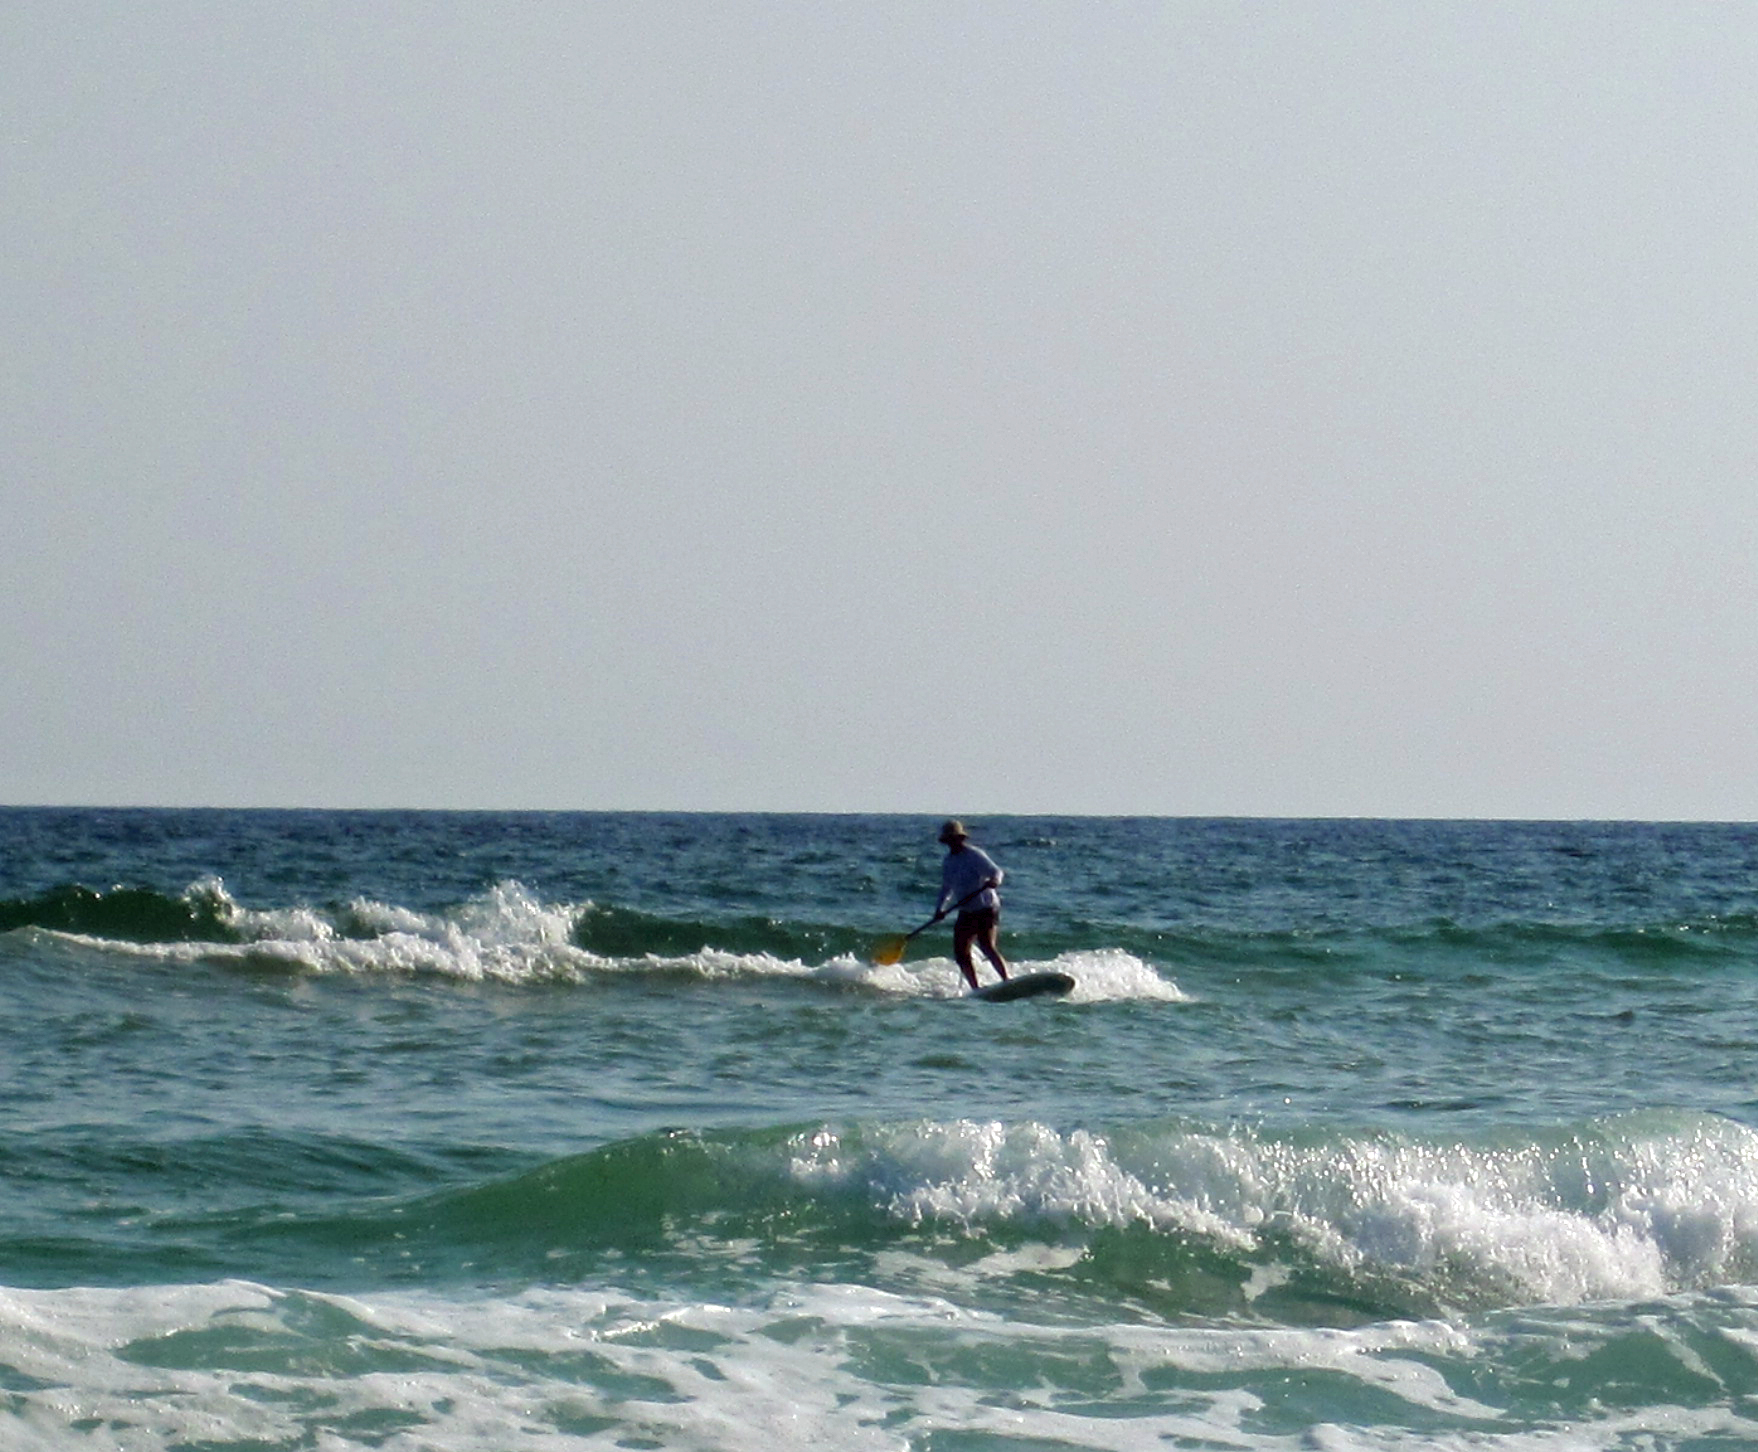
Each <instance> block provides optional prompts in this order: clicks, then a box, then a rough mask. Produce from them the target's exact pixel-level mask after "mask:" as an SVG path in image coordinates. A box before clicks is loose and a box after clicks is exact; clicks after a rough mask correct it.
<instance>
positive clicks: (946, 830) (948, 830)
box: [940, 817, 970, 844]
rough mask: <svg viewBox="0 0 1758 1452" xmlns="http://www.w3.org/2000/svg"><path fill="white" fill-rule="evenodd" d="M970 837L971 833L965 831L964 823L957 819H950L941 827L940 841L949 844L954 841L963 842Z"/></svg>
mask: <svg viewBox="0 0 1758 1452" xmlns="http://www.w3.org/2000/svg"><path fill="white" fill-rule="evenodd" d="M968 836H970V833H969V832H967V831H965V829H964V823H963V822H961V821H959V820H958V818H957V817H948V818H947V819H946V820H945V821H944V822H943V823H941V825H940V840H941V841H942V842H946V843H949V844H950V843H951V842H953V841H959V842H962V841H963V840H964V839H965V838H966V837H968Z"/></svg>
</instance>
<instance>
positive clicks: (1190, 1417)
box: [0, 1281, 1758, 1452]
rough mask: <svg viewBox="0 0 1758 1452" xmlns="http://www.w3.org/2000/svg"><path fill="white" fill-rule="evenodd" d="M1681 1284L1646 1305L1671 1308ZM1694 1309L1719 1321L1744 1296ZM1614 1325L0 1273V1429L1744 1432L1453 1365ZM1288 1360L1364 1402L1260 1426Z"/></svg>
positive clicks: (1277, 1445) (1296, 1376) (19, 1442)
mask: <svg viewBox="0 0 1758 1452" xmlns="http://www.w3.org/2000/svg"><path fill="white" fill-rule="evenodd" d="M1699 1309H1701V1308H1699V1307H1694V1306H1693V1305H1692V1304H1690V1303H1680V1304H1678V1305H1675V1306H1673V1307H1670V1308H1664V1313H1665V1314H1668V1315H1670V1316H1672V1317H1674V1318H1676V1319H1679V1320H1683V1321H1689V1320H1690V1319H1691V1318H1692V1317H1693V1316H1694V1315H1695V1314H1696V1313H1697V1312H1698V1310H1699ZM1713 1310H1714V1314H1715V1316H1716V1317H1717V1318H1718V1324H1719V1323H1720V1322H1736V1323H1748V1322H1750V1320H1751V1319H1752V1315H1753V1308H1751V1307H1742V1306H1739V1305H1725V1304H1724V1305H1721V1306H1717V1307H1715V1308H1713ZM1653 1319H1655V1317H1654V1313H1653V1311H1651V1312H1650V1320H1653ZM1629 1324H1630V1323H1629V1322H1628V1321H1627V1320H1625V1321H1621V1322H1620V1321H1618V1320H1616V1319H1613V1320H1610V1321H1608V1322H1605V1323H1601V1324H1590V1323H1583V1324H1581V1325H1578V1326H1571V1325H1553V1326H1544V1325H1538V1326H1535V1327H1529V1328H1497V1327H1494V1326H1488V1327H1478V1328H1466V1327H1461V1326H1457V1325H1452V1324H1447V1323H1442V1322H1434V1321H1425V1322H1395V1323H1388V1324H1385V1325H1380V1326H1372V1327H1366V1328H1361V1329H1355V1330H1330V1329H1302V1328H1291V1327H1283V1328H1275V1327H1268V1328H1266V1327H1245V1326H1240V1327H1219V1328H1213V1327H1178V1326H1161V1325H1150V1324H1140V1323H1112V1324H1099V1325H1071V1324H1066V1323H1062V1324H1051V1323H1037V1322H1033V1321H1031V1320H1029V1319H1023V1318H1022V1317H1020V1316H1019V1315H1017V1314H1015V1315H1012V1316H1009V1317H1006V1318H1003V1317H1001V1316H998V1315H994V1314H991V1313H988V1312H985V1311H982V1310H977V1309H972V1308H970V1307H968V1306H960V1305H958V1304H955V1303H953V1302H951V1301H947V1300H944V1299H940V1298H936V1297H931V1296H899V1295H895V1294H890V1293H887V1292H883V1291H879V1290H874V1289H871V1288H868V1287H864V1286H858V1285H848V1284H828V1285H824V1284H804V1283H788V1284H780V1285H774V1286H771V1287H768V1288H766V1289H764V1290H762V1291H758V1292H753V1294H752V1295H751V1296H750V1297H749V1298H748V1299H746V1300H745V1301H743V1302H742V1303H740V1304H724V1303H718V1302H712V1301H700V1300H674V1301H665V1300H655V1299H651V1298H643V1297H639V1296H633V1295H627V1294H624V1293H622V1292H620V1291H618V1290H616V1289H610V1288H595V1289H573V1288H545V1289H534V1290H527V1291H525V1292H523V1293H520V1294H517V1295H514V1296H511V1297H506V1298H494V1297H490V1296H487V1295H460V1296H446V1295H441V1294H437V1293H429V1292H395V1293H392V1292H382V1293H381V1292H374V1293H366V1294H359V1295H353V1296H341V1295H333V1294H323V1293H314V1292H309V1291H304V1292H302V1291H285V1290H278V1289H274V1288H270V1287H265V1286H261V1285H253V1284H249V1283H246V1282H238V1281H228V1282H223V1283H220V1284H217V1285H196V1286H153V1287H140V1288H134V1289H122V1290H114V1289H73V1290H58V1291H47V1290H5V1289H0V1348H4V1349H3V1351H0V1357H3V1358H4V1360H5V1361H6V1362H7V1363H8V1364H9V1365H10V1366H11V1367H12V1368H13V1371H14V1373H15V1374H14V1375H11V1376H10V1377H9V1379H8V1381H9V1386H10V1387H11V1388H13V1389H12V1390H10V1391H9V1392H8V1396H7V1402H8V1405H9V1412H8V1413H6V1414H4V1415H5V1416H6V1421H5V1424H4V1432H5V1445H6V1446H7V1447H8V1448H19V1449H21V1452H24V1449H28V1452H36V1449H39V1448H48V1449H56V1452H61V1449H72V1448H86V1447H93V1446H97V1447H104V1448H111V1449H126V1452H135V1449H140V1452H145V1449H162V1448H165V1447H168V1446H175V1445H182V1444H188V1443H206V1444H234V1443H235V1444H239V1445H251V1446H267V1445H286V1446H301V1445H303V1446H312V1447H316V1448H318V1449H320V1452H342V1449H344V1448H349V1447H357V1446H360V1445H363V1440H364V1444H368V1445H372V1446H376V1447H381V1448H384V1449H386V1452H418V1449H419V1452H487V1449H490V1448H493V1449H513V1452H579V1449H582V1448H584V1447H587V1446H599V1445H603V1446H661V1447H666V1448H676V1449H703V1452H706V1449H715V1452H793V1449H814V1452H818V1449H823V1448H829V1447H835V1448H851V1449H854V1452H865V1449H874V1452H879V1449H884V1452H895V1449H898V1448H901V1447H907V1446H920V1445H927V1444H928V1443H930V1442H933V1441H935V1440H936V1439H940V1438H946V1439H957V1438H965V1439H972V1440H986V1439H995V1440H996V1441H997V1442H1001V1441H1018V1442H1021V1443H1024V1444H1030V1445H1056V1446H1066V1447H1070V1448H1083V1449H1103V1452H1147V1449H1153V1452H1163V1449H1164V1448H1165V1447H1166V1446H1168V1445H1174V1444H1177V1443H1179V1442H1180V1441H1184V1442H1188V1443H1192V1444H1198V1445H1206V1446H1227V1447H1234V1448H1238V1449H1241V1452H1293V1449H1296V1448H1312V1447H1322V1448H1386V1449H1390V1448H1409V1449H1431V1452H1441V1449H1455V1452H1456V1449H1463V1448H1467V1447H1469V1448H1473V1449H1478V1452H1493V1449H1501V1452H1516V1449H1519V1452H1564V1449H1568V1448H1609V1447H1613V1446H1619V1445H1627V1443H1626V1441H1625V1440H1624V1439H1625V1438H1626V1437H1627V1435H1628V1434H1630V1433H1632V1432H1637V1431H1642V1432H1646V1433H1647V1434H1648V1435H1649V1437H1651V1438H1652V1437H1655V1436H1659V1437H1661V1438H1663V1439H1664V1438H1667V1437H1671V1436H1679V1437H1683V1436H1701V1437H1707V1438H1719V1439H1725V1440H1726V1441H1727V1444H1728V1445H1733V1444H1734V1443H1735V1442H1737V1441H1739V1440H1740V1439H1742V1438H1743V1439H1745V1440H1746V1441H1747V1442H1748V1443H1749V1442H1750V1440H1751V1438H1752V1437H1753V1435H1754V1434H1755V1433H1758V1425H1755V1424H1754V1423H1753V1422H1752V1421H1751V1420H1749V1419H1748V1418H1746V1417H1744V1416H1742V1415H1741V1413H1740V1411H1739V1410H1738V1409H1737V1408H1736V1406H1735V1401H1734V1400H1728V1399H1714V1400H1712V1401H1710V1403H1709V1404H1707V1405H1702V1406H1697V1407H1683V1406H1653V1407H1638V1408H1630V1407H1628V1406H1627V1405H1621V1404H1619V1403H1617V1402H1616V1401H1615V1400H1614V1402H1613V1403H1612V1405H1610V1406H1609V1407H1601V1406H1598V1405H1593V1404H1589V1405H1588V1406H1587V1407H1585V1408H1583V1410H1582V1413H1581V1415H1580V1416H1579V1417H1578V1418H1576V1419H1573V1420H1570V1421H1567V1422H1564V1421H1560V1420H1558V1419H1557V1418H1555V1417H1554V1416H1541V1417H1540V1418H1539V1419H1538V1420H1537V1421H1536V1423H1533V1422H1530V1421H1528V1420H1527V1419H1526V1418H1524V1417H1521V1416H1519V1415H1518V1414H1514V1413H1510V1412H1509V1411H1508V1410H1506V1409H1504V1408H1502V1407H1498V1406H1497V1405H1494V1404H1493V1403H1492V1401H1490V1400H1488V1399H1480V1398H1477V1397H1474V1396H1472V1395H1470V1394H1469V1393H1467V1392H1463V1391H1460V1390H1457V1389H1456V1386H1457V1385H1458V1384H1467V1385H1469V1384H1472V1383H1474V1382H1476V1381H1478V1380H1480V1379H1482V1378H1481V1376H1480V1373H1487V1374H1488V1380H1489V1381H1490V1382H1491V1383H1492V1384H1493V1382H1494V1380H1495V1378H1496V1376H1497V1375H1499V1374H1501V1373H1500V1372H1499V1371H1498V1368H1506V1369H1507V1371H1506V1374H1507V1375H1508V1376H1510V1377H1511V1378H1512V1380H1513V1381H1514V1382H1516V1383H1520V1382H1523V1381H1524V1380H1526V1379H1527V1378H1528V1377H1529V1376H1530V1375H1531V1374H1532V1368H1533V1359H1534V1357H1535V1356H1538V1357H1541V1358H1543V1359H1548V1360H1552V1361H1553V1364H1555V1365H1556V1366H1557V1367H1558V1369H1559V1371H1562V1372H1566V1371H1567V1370H1568V1368H1570V1367H1571V1366H1574V1365H1576V1364H1578V1362H1577V1358H1579V1357H1581V1356H1585V1355H1587V1354H1588V1353H1590V1352H1591V1351H1592V1349H1593V1348H1594V1347H1595V1346H1596V1345H1599V1344H1603V1343H1604V1342H1605V1341H1606V1340H1607V1339H1608V1338H1615V1337H1616V1336H1617V1335H1618V1334H1619V1333H1620V1331H1621V1329H1622V1328H1623V1327H1625V1326H1628V1325H1629ZM1729 1329H1739V1327H1738V1325H1730V1328H1729ZM1449 1371H1450V1372H1451V1373H1452V1374H1451V1375H1449ZM1315 1383H1320V1384H1322V1383H1329V1390H1327V1391H1325V1392H1324V1393H1323V1396H1322V1404H1323V1405H1325V1406H1327V1407H1337V1406H1339V1405H1340V1404H1341V1402H1342V1401H1347V1402H1353V1403H1354V1404H1355V1405H1358V1406H1359V1407H1361V1408H1362V1410H1363V1413H1364V1414H1371V1416H1372V1417H1373V1419H1374V1421H1373V1424H1371V1425H1362V1424H1355V1425H1344V1424H1340V1423H1337V1422H1328V1423H1320V1424H1318V1425H1314V1426H1310V1427H1306V1428H1303V1429H1301V1430H1300V1431H1298V1432H1288V1433H1284V1434H1278V1433H1276V1432H1273V1431H1267V1430H1264V1426H1265V1423H1266V1421H1269V1422H1270V1423H1271V1424H1272V1425H1273V1424H1274V1422H1275V1420H1276V1419H1274V1418H1266V1417H1265V1415H1264V1414H1265V1411H1266V1398H1267V1397H1269V1396H1271V1395H1276V1396H1278V1397H1281V1396H1285V1395H1286V1389H1287V1388H1289V1387H1290V1386H1292V1387H1294V1388H1298V1387H1300V1386H1302V1385H1307V1384H1315ZM1350 1387H1357V1388H1360V1389H1361V1394H1360V1396H1359V1397H1357V1396H1355V1395H1354V1394H1353V1393H1349V1392H1346V1391H1345V1389H1346V1388H1350ZM1735 1400H1737V1399H1735ZM1284 1425H1285V1420H1284ZM1418 1429H1420V1430H1418ZM1669 1445H1670V1444H1669Z"/></svg>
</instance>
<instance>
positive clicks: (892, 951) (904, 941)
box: [873, 882, 990, 968]
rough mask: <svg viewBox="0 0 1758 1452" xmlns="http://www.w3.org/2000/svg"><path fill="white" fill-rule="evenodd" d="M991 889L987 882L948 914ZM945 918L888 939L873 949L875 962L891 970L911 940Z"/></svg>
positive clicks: (936, 914)
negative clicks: (899, 936) (898, 936)
mask: <svg viewBox="0 0 1758 1452" xmlns="http://www.w3.org/2000/svg"><path fill="white" fill-rule="evenodd" d="M989 887H990V884H989V883H986V882H985V883H984V884H983V885H982V886H981V887H979V888H978V889H977V890H976V891H975V892H967V893H966V894H965V895H964V896H963V897H961V898H960V899H959V900H958V901H957V902H955V903H954V904H953V905H952V907H950V908H947V910H946V912H947V913H949V912H951V911H952V910H953V908H961V907H963V906H964V905H965V904H966V903H967V902H969V901H970V900H971V899H972V898H973V897H981V896H982V895H983V894H984V893H985V892H987V891H988V890H989ZM945 916H946V913H935V914H934V916H933V917H931V918H929V919H928V921H927V922H925V923H923V924H922V926H921V927H919V928H911V929H910V930H909V931H908V932H907V933H905V934H904V935H903V936H902V937H901V938H887V939H886V940H885V941H884V942H883V943H881V944H879V946H878V947H876V948H875V949H873V961H874V962H875V963H877V964H879V966H880V967H882V968H889V967H890V966H891V965H892V964H893V963H901V962H903V954H904V949H906V948H908V947H909V945H910V939H911V938H913V937H915V935H916V934H917V933H925V932H926V931H927V930H928V929H929V928H931V927H933V926H934V924H935V923H937V922H939V921H940V919H941V918H943V917H945Z"/></svg>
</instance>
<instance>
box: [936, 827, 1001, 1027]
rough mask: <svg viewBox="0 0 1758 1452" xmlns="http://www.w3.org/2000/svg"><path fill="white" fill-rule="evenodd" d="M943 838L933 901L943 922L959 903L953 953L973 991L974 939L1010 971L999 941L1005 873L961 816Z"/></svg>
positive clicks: (997, 967)
mask: <svg viewBox="0 0 1758 1452" xmlns="http://www.w3.org/2000/svg"><path fill="white" fill-rule="evenodd" d="M940 840H941V841H942V842H944V843H945V844H946V861H945V862H944V863H942V864H941V867H940V901H939V902H938V903H937V904H935V907H934V921H935V922H939V921H940V920H941V919H942V918H943V917H945V916H946V914H947V913H948V911H950V910H951V909H952V908H953V907H954V906H957V908H958V917H957V918H956V919H954V921H953V924H952V956H953V957H955V958H956V959H958V971H959V972H960V973H962V974H964V979H965V982H966V983H968V984H970V986H971V991H972V992H973V993H974V992H975V991H976V987H977V969H976V965H975V964H974V963H973V962H972V961H971V944H973V943H975V944H976V945H977V947H979V948H981V949H982V950H983V956H984V957H985V958H987V959H988V960H989V961H990V962H991V963H992V964H994V966H995V971H996V972H997V973H999V974H1000V975H1001V976H1002V977H1003V978H1006V977H1007V960H1006V959H1005V958H1003V957H1002V956H1001V949H1000V947H999V946H998V945H997V943H996V941H995V940H996V937H997V935H998V934H999V933H1000V931H1001V894H1000V893H998V892H997V891H995V889H996V888H998V887H1000V886H1001V879H1002V877H1003V876H1004V875H1005V874H1004V873H1003V872H1002V871H1001V869H1000V868H999V867H997V866H996V865H995V861H994V859H993V858H992V857H990V856H989V854H988V853H987V852H985V851H983V849H982V848H981V847H973V846H972V845H971V842H970V834H969V833H968V832H966V831H965V829H964V823H963V822H961V821H959V820H958V819H957V818H952V819H950V820H948V821H947V822H946V823H945V825H944V826H942V827H941V828H940Z"/></svg>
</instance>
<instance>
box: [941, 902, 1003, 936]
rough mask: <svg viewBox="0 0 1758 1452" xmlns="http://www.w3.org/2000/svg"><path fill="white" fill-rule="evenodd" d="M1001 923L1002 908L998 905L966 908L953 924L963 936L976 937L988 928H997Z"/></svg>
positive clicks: (955, 930) (954, 929) (956, 930)
mask: <svg viewBox="0 0 1758 1452" xmlns="http://www.w3.org/2000/svg"><path fill="white" fill-rule="evenodd" d="M1000 925H1001V909H1000V908H998V907H989V908H965V909H964V910H963V911H961V912H960V913H959V915H958V921H957V922H955V923H954V924H953V925H952V928H953V931H954V932H956V933H957V934H959V936H961V937H972V938H974V937H977V936H978V935H979V934H981V933H982V932H983V931H984V930H985V929H986V928H995V927H999V926H1000Z"/></svg>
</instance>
